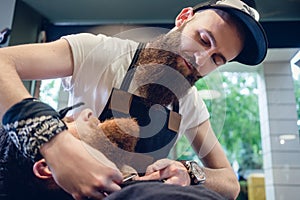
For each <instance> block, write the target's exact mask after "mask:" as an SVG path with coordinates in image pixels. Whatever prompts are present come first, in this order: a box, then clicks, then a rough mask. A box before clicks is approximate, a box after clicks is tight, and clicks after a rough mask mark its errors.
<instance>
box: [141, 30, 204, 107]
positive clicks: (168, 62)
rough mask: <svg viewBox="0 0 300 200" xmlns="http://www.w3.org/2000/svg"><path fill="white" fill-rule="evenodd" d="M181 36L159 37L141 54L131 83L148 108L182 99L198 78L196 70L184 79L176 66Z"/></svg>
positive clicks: (177, 34) (175, 34)
mask: <svg viewBox="0 0 300 200" xmlns="http://www.w3.org/2000/svg"><path fill="white" fill-rule="evenodd" d="M180 38H181V33H180V32H177V31H174V32H172V33H169V34H167V35H163V36H160V37H159V38H157V39H156V40H155V41H153V42H151V43H150V45H149V46H148V47H147V48H146V49H144V50H142V51H141V53H140V55H139V59H138V63H137V65H138V67H137V70H136V72H135V80H136V83H137V85H138V86H140V87H139V88H138V92H139V93H140V94H141V95H142V96H144V97H146V98H147V99H148V100H150V102H151V103H152V104H160V105H165V106H166V105H169V104H171V103H173V102H176V101H178V100H179V99H180V98H181V97H183V96H184V95H185V94H186V93H187V92H188V90H189V89H190V88H191V87H192V86H193V85H194V83H195V82H196V81H197V80H198V79H199V78H201V77H200V76H199V74H198V72H197V70H196V69H193V72H192V73H191V74H189V75H184V74H185V73H184V71H186V69H183V68H182V66H181V67H180V65H178V62H177V60H178V58H182V57H183V56H181V55H180Z"/></svg>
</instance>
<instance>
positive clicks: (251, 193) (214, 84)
mask: <svg viewBox="0 0 300 200" xmlns="http://www.w3.org/2000/svg"><path fill="white" fill-rule="evenodd" d="M201 2H204V1H202V0H198V1H196V0H151V1H145V0H110V1H107V0H51V1H45V0H39V1H37V0H1V5H0V30H3V31H2V32H1V33H2V35H5V37H6V40H3V42H2V43H1V44H0V47H4V46H10V45H17V44H25V43H32V42H47V41H53V40H56V39H58V38H60V37H61V36H62V35H66V34H73V33H79V32H90V33H95V34H98V33H103V34H107V35H117V36H124V37H125V36H131V37H133V38H134V39H136V40H139V41H146V40H149V39H151V38H153V37H155V36H156V35H158V34H161V33H164V32H167V31H168V30H169V29H171V28H172V27H173V26H174V20H175V17H176V15H177V14H178V13H179V12H180V11H181V9H182V8H183V7H188V6H194V5H196V4H197V3H201ZM256 7H257V10H258V11H259V13H260V21H261V24H262V26H263V27H264V29H265V31H266V34H267V36H268V40H269V50H268V54H267V58H266V60H265V61H264V62H263V63H262V64H260V65H258V66H254V67H249V66H242V65H241V64H237V63H231V64H227V65H225V66H223V67H221V68H220V69H219V70H218V71H216V72H214V73H212V74H211V75H209V76H207V77H206V78H204V79H202V80H200V81H198V82H197V83H196V87H197V88H198V90H199V93H200V94H201V95H202V97H203V99H204V101H205V102H206V104H207V107H208V109H209V112H210V114H211V121H212V125H213V129H214V131H215V132H216V134H217V137H218V138H219V141H220V142H221V144H222V146H223V147H224V149H225V152H226V154H227V156H228V158H229V160H230V162H231V164H232V167H233V169H234V170H235V172H236V175H237V177H238V178H239V181H240V184H241V193H240V195H239V199H255V200H260V199H268V200H273V199H276V200H277V199H280V200H281V199H282V200H285V199H297V198H298V193H299V191H298V190H299V188H300V159H299V158H300V146H299V130H300V128H299V127H300V108H299V105H300V80H299V79H300V67H299V65H300V61H299V60H300V53H299V49H300V39H299V36H300V31H299V27H300V12H299V8H300V0H276V1H274V0H273V1H272V0H257V1H256ZM137 29H138V30H139V31H143V32H142V33H143V34H139V35H133V34H131V33H133V32H130V31H131V30H137ZM5 31H6V32H5ZM124 33H125V34H124ZM122 34H123V35H122ZM24 84H25V85H26V87H27V88H28V90H29V91H30V92H31V93H32V94H33V95H34V96H36V97H38V98H40V99H42V100H43V101H46V102H47V103H50V104H51V106H53V107H54V108H55V109H60V108H62V107H64V106H65V105H66V104H67V98H68V94H67V93H66V92H65V91H63V90H62V88H61V84H60V80H47V81H38V80H36V81H24ZM169 156H170V158H182V159H194V160H197V157H196V155H195V153H194V152H193V151H192V149H191V148H190V147H189V144H188V142H187V141H186V139H185V138H181V140H180V141H179V142H178V144H177V145H176V147H175V148H174V149H173V150H172V152H171V154H170V155H169ZM198 161H199V160H198ZM199 163H200V161H199Z"/></svg>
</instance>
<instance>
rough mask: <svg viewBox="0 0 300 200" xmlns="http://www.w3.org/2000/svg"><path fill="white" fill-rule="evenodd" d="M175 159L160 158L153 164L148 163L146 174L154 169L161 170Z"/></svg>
mask: <svg viewBox="0 0 300 200" xmlns="http://www.w3.org/2000/svg"><path fill="white" fill-rule="evenodd" d="M175 162H176V161H174V160H170V159H167V158H165V159H160V160H157V161H156V162H154V163H153V164H151V165H149V166H148V167H147V169H146V175H148V174H151V173H153V172H155V171H159V170H162V169H164V168H166V167H168V166H170V165H172V164H174V163H175Z"/></svg>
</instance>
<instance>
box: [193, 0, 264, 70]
mask: <svg viewBox="0 0 300 200" xmlns="http://www.w3.org/2000/svg"><path fill="white" fill-rule="evenodd" d="M205 9H220V10H223V11H225V12H227V13H229V14H230V15H232V16H233V17H236V18H238V19H239V21H240V22H241V23H242V24H243V25H244V27H245V28H244V29H245V41H244V47H243V49H242V51H241V52H240V54H239V55H238V56H237V57H236V58H234V59H233V60H232V61H237V62H239V63H242V64H246V65H257V64H259V63H261V62H262V61H263V60H264V59H265V57H266V54H267V50H268V42H267V37H266V34H265V31H264V29H263V28H262V26H261V24H260V23H259V22H258V19H259V14H258V12H257V11H256V10H255V9H254V8H252V7H250V6H248V5H247V4H245V3H244V2H243V1H240V0H221V1H217V2H216V3H214V4H198V5H196V6H195V7H193V10H194V12H197V11H200V10H205Z"/></svg>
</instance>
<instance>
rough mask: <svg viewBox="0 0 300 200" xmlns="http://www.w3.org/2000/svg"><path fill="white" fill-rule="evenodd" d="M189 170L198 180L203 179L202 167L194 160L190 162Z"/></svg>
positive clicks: (201, 180)
mask: <svg viewBox="0 0 300 200" xmlns="http://www.w3.org/2000/svg"><path fill="white" fill-rule="evenodd" d="M191 170H192V172H193V174H194V176H195V178H196V179H197V181H199V182H203V181H205V174H204V171H203V169H202V168H201V167H200V166H199V165H198V164H197V163H196V162H191Z"/></svg>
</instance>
